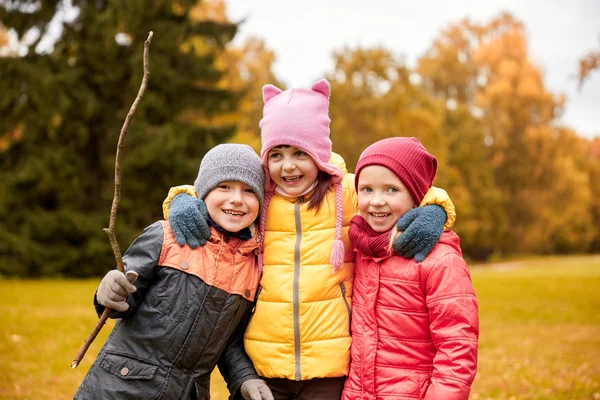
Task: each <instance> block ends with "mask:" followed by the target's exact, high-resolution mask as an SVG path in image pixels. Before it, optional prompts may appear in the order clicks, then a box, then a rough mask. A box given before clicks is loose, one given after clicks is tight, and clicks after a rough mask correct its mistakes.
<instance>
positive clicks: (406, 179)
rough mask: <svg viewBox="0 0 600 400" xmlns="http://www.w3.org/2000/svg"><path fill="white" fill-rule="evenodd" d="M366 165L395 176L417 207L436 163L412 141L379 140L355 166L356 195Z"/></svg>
mask: <svg viewBox="0 0 600 400" xmlns="http://www.w3.org/2000/svg"><path fill="white" fill-rule="evenodd" d="M369 165H381V166H382V167H386V168H387V169H389V170H391V171H392V172H393V173H394V174H396V176H397V177H398V178H400V180H401V181H402V183H403V184H404V186H406V189H408V191H409V192H410V194H411V196H412V198H413V199H414V200H415V202H416V203H417V204H420V203H421V201H422V200H423V197H425V194H426V193H427V191H428V190H429V188H430V187H431V185H432V184H433V180H434V179H435V173H436V171H437V159H436V158H435V157H434V156H433V155H432V154H429V153H428V152H427V149H425V147H423V145H422V144H421V142H419V139H417V138H414V137H393V138H388V139H383V140H380V141H378V142H375V143H373V144H372V145H370V146H369V147H367V148H366V149H365V151H363V152H362V154H361V155H360V158H359V159H358V163H357V164H356V172H355V174H356V176H355V177H354V186H355V187H356V190H357V191H358V176H359V175H360V171H361V170H362V169H363V168H364V167H368V166H369Z"/></svg>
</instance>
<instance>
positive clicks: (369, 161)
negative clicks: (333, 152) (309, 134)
mask: <svg viewBox="0 0 600 400" xmlns="http://www.w3.org/2000/svg"><path fill="white" fill-rule="evenodd" d="M436 170H437V160H436V158H435V157H434V156H433V155H431V154H429V153H428V152H427V150H426V149H425V148H424V147H423V145H422V144H421V143H420V142H419V141H418V140H417V139H416V138H407V137H395V138H389V139H384V140H381V141H379V142H376V143H374V144H372V145H371V146H369V147H368V148H367V149H366V150H365V151H364V152H363V153H362V154H361V156H360V159H359V161H358V164H357V166H356V175H355V187H356V191H357V193H358V210H359V212H360V215H357V216H355V217H354V218H353V219H352V222H351V224H350V231H349V236H350V240H351V241H352V243H353V245H354V248H355V253H356V264H355V270H354V296H353V298H352V303H353V304H352V347H351V364H350V373H349V375H348V379H347V380H346V382H345V386H344V392H343V396H342V399H346V400H350V399H374V400H375V399H403V400H404V399H427V400H441V399H443V400H467V399H468V397H469V392H470V389H471V384H472V383H473V379H474V378H475V372H476V370H477V343H478V337H479V317H478V306H477V299H476V298H475V292H474V290H473V285H472V284H471V276H470V274H469V269H468V268H467V264H466V262H465V260H464V259H463V257H462V252H461V249H460V245H459V242H460V240H459V237H458V236H457V235H456V233H454V232H452V231H446V232H444V233H443V234H442V236H441V238H440V241H439V242H438V244H437V245H436V246H435V247H434V248H433V250H432V251H431V253H429V255H427V257H426V258H425V260H423V262H416V261H415V260H414V259H409V258H405V257H402V256H400V255H397V254H396V252H394V251H393V243H394V239H395V238H396V236H397V235H401V234H402V232H400V231H399V230H398V229H402V226H400V227H397V222H398V220H399V219H400V218H401V217H403V216H406V217H407V218H405V220H410V219H411V213H414V210H415V207H417V206H418V205H419V204H420V203H421V200H422V199H423V196H425V193H427V191H428V190H429V188H430V187H431V185H432V183H433V179H434V178H435V174H436Z"/></svg>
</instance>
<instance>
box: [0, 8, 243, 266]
mask: <svg viewBox="0 0 600 400" xmlns="http://www.w3.org/2000/svg"><path fill="white" fill-rule="evenodd" d="M72 4H73V7H74V8H75V10H76V13H75V14H76V17H75V18H74V19H73V20H72V21H63V23H62V33H61V34H60V37H59V38H58V39H56V41H55V43H54V44H53V46H52V47H51V48H45V49H44V48H40V46H38V45H39V44H40V43H41V41H42V39H43V38H47V37H48V35H47V33H48V29H49V28H48V27H49V26H50V25H49V21H50V20H51V19H52V18H53V17H54V16H55V15H56V12H57V10H59V9H60V8H61V7H65V5H64V3H63V2H62V1H54V2H44V3H43V4H42V3H40V2H34V1H11V2H7V1H3V2H0V17H1V18H0V19H1V20H2V21H10V26H9V27H8V28H10V29H14V30H15V32H17V34H18V36H19V38H20V39H22V38H23V37H24V35H26V34H27V32H29V34H30V35H31V34H32V32H33V33H35V32H38V34H37V39H36V40H34V41H33V42H32V43H30V44H29V49H28V52H27V54H26V55H25V56H22V57H11V58H9V57H3V58H0V76H2V79H0V92H2V93H3V96H1V98H0V114H1V115H3V116H5V117H2V118H1V119H0V135H1V136H0V139H1V140H0V145H2V146H1V147H0V171H1V175H2V179H0V193H1V194H0V219H2V221H3V224H2V226H1V227H0V260H1V262H0V273H1V274H9V275H10V274H19V275H27V276H40V275H69V276H86V275H89V274H99V273H102V272H104V271H105V270H106V269H107V268H110V266H111V265H113V263H114V260H111V258H112V256H111V254H110V249H109V246H108V241H107V240H106V237H105V236H104V234H103V232H102V228H103V227H105V226H107V221H108V211H109V210H110V203H111V199H112V190H113V187H112V185H113V181H112V179H113V168H114V165H113V162H114V151H115V146H116V140H117V137H118V134H119V130H120V126H121V125H122V123H123V120H124V118H125V115H126V113H127V110H128V109H129V106H130V104H131V102H132V101H133V99H134V98H135V93H136V92H137V88H138V86H139V82H140V81H141V74H142V68H141V65H142V52H143V41H144V39H145V38H146V36H147V32H148V31H150V30H153V31H154V40H153V43H152V50H151V53H152V54H151V65H150V70H151V77H150V82H149V86H148V90H147V92H146V95H145V97H144V99H143V101H142V103H141V104H140V106H139V107H138V110H137V113H136V116H135V119H134V121H133V122H132V124H131V126H130V131H129V135H128V138H127V144H126V146H125V154H124V156H123V157H124V160H123V161H124V165H123V191H122V198H121V203H120V208H119V221H118V224H119V227H118V229H117V232H118V233H119V239H120V241H121V243H130V242H131V240H132V239H133V238H134V237H135V236H136V235H137V234H139V232H140V230H141V228H143V227H144V226H146V225H148V224H149V223H151V222H153V221H154V220H156V219H159V218H160V217H161V210H160V203H161V201H162V199H163V198H164V196H165V193H166V191H167V190H168V188H169V187H170V186H172V185H173V183H177V182H190V181H192V180H193V179H194V177H195V175H196V173H197V170H198V165H199V161H200V159H201V157H202V156H203V154H204V153H205V152H206V151H207V150H208V149H209V148H210V147H212V146H214V145H215V144H217V143H221V142H224V141H226V140H227V138H228V137H230V136H231V135H232V134H233V132H234V130H235V125H234V124H233V123H231V124H229V125H218V126H215V125H212V124H211V123H210V121H211V120H212V119H214V118H216V116H218V115H219V114H221V113H224V112H230V111H231V110H234V109H235V107H236V102H235V100H236V95H235V93H233V92H232V91H231V90H227V89H223V88H221V87H219V81H220V79H221V77H222V73H223V72H222V70H221V69H219V67H218V66H217V64H216V59H217V58H218V57H219V55H220V54H221V53H222V52H223V51H224V47H225V45H226V43H227V42H229V41H230V40H231V39H232V38H233V36H234V34H235V32H236V25H235V24H231V23H228V22H215V21H210V20H208V21H197V20H192V19H191V18H190V12H191V10H192V9H193V8H194V6H196V4H197V1H195V0H194V1H179V2H177V3H172V2H170V1H155V2H152V3H148V2H145V1H142V0H131V1H127V2H111V1H102V0H100V1H95V2H91V3H90V2H84V1H73V2H72ZM34 36H35V35H34ZM192 43H203V51H202V52H200V51H197V49H195V48H194V47H193V46H192ZM190 115H196V116H199V117H201V118H196V119H193V118H189V116H190Z"/></svg>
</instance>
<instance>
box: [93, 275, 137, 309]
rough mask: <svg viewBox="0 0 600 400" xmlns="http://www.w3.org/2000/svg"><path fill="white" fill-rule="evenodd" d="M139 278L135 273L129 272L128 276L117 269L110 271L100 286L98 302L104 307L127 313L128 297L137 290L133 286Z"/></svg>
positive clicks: (97, 292) (97, 293)
mask: <svg viewBox="0 0 600 400" xmlns="http://www.w3.org/2000/svg"><path fill="white" fill-rule="evenodd" d="M137 277H138V274H137V272H134V271H127V273H126V274H124V273H122V272H121V271H119V270H116V269H113V270H112V271H109V272H108V274H106V276H105V277H104V278H102V282H100V286H98V290H97V291H96V300H98V303H100V304H101V305H103V306H104V307H108V308H112V309H113V310H117V311H127V310H128V309H129V304H127V302H126V299H127V295H128V294H129V293H133V292H135V291H136V290H137V288H136V287H135V286H133V285H132V283H133V282H135V280H136V279H137Z"/></svg>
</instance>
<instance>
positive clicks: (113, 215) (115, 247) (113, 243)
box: [71, 31, 154, 368]
mask: <svg viewBox="0 0 600 400" xmlns="http://www.w3.org/2000/svg"><path fill="white" fill-rule="evenodd" d="M152 36H154V33H153V32H152V31H150V32H149V33H148V38H147V39H146V41H145V42H144V77H143V78H142V84H141V85H140V90H139V91H138V94H137V97H136V98H135V100H134V102H133V104H132V105H131V108H130V109H129V113H127V117H126V118H125V122H124V123H123V127H122V128H121V133H120V134H119V142H118V144H117V155H116V157H115V192H114V195H113V202H112V207H111V209H110V221H109V224H108V228H104V232H106V234H107V235H108V240H109V241H110V247H112V251H113V253H114V255H115V260H116V261H117V268H118V269H119V271H121V272H124V268H123V257H121V250H120V249H119V243H118V242H117V237H116V236H115V222H116V220H117V209H118V208H119V201H120V200H121V152H122V151H123V148H124V147H125V135H127V130H128V129H129V123H130V122H131V119H132V118H133V114H134V113H135V110H136V109H137V106H138V103H139V102H140V100H141V99H142V97H143V96H144V92H145V91H146V86H147V85H148V77H149V76H150V70H149V68H148V50H149V48H150V42H151V41H152ZM110 312H111V309H110V308H108V307H106V308H105V309H104V312H103V313H102V316H101V317H100V319H99V320H98V323H96V326H95V327H94V329H93V330H92V332H90V334H89V335H88V336H87V337H86V338H85V341H84V342H83V345H82V346H81V348H80V349H79V351H78V352H77V355H75V358H74V359H73V362H72V363H71V368H77V366H78V365H79V362H80V361H81V359H82V358H83V356H84V355H85V353H86V352H87V350H88V349H89V347H90V345H91V344H92V342H93V341H94V339H96V336H98V333H99V332H100V330H101V329H102V327H103V326H104V324H105V323H106V320H107V319H108V316H109V314H110Z"/></svg>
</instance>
